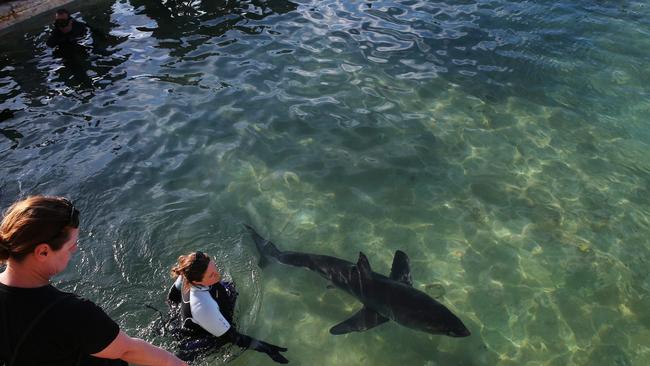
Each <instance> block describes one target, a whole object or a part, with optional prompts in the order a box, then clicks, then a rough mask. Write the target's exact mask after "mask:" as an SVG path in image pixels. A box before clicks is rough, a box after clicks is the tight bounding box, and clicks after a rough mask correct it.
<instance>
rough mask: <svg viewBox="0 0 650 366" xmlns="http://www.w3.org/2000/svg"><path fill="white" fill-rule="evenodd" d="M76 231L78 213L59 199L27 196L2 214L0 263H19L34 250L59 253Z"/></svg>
mask: <svg viewBox="0 0 650 366" xmlns="http://www.w3.org/2000/svg"><path fill="white" fill-rule="evenodd" d="M78 227H79V211H78V210H77V209H76V208H75V207H74V205H72V203H71V202H70V201H68V200H67V199H65V198H63V197H53V196H31V197H27V198H25V199H24V200H22V201H17V202H15V203H14V204H13V205H11V207H9V208H8V209H7V211H5V214H4V217H3V218H2V223H0V261H1V262H5V261H7V259H9V258H12V259H14V260H16V261H21V260H23V259H24V258H25V257H26V256H27V255H28V254H29V253H31V252H33V251H34V249H35V248H36V246H38V245H39V244H42V243H47V244H48V245H49V246H50V248H52V250H59V249H61V247H62V246H63V244H64V243H65V242H66V241H68V239H69V238H70V235H69V229H71V228H78Z"/></svg>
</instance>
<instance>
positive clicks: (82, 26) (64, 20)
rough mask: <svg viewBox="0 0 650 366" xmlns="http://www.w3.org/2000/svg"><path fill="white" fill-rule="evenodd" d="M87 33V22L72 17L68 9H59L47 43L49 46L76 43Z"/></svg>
mask: <svg viewBox="0 0 650 366" xmlns="http://www.w3.org/2000/svg"><path fill="white" fill-rule="evenodd" d="M87 33H88V25H86V23H83V22H80V21H78V20H75V19H74V18H72V17H71V16H70V13H69V12H68V11H67V10H65V9H59V10H57V11H56V14H55V17H54V24H53V26H52V33H51V34H50V37H49V38H48V39H47V41H46V42H45V43H46V44H47V45H48V46H49V47H57V46H71V45H76V44H77V42H78V41H79V40H80V39H81V38H83V37H85V36H86V34H87Z"/></svg>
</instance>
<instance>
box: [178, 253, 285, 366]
mask: <svg viewBox="0 0 650 366" xmlns="http://www.w3.org/2000/svg"><path fill="white" fill-rule="evenodd" d="M172 276H173V277H175V278H176V280H175V282H174V284H173V285H172V286H171V288H170V290H169V294H168V295H167V299H168V301H169V302H170V303H171V304H180V315H181V320H182V327H183V330H184V333H185V334H184V338H185V339H184V341H183V342H182V343H181V353H180V354H179V356H180V357H181V358H182V359H185V360H193V359H194V358H195V357H196V352H193V351H196V350H200V351H207V350H211V349H212V350H213V349H216V348H219V347H221V346H223V345H224V344H226V343H233V344H236V345H237V346H239V347H242V348H252V349H254V350H256V351H258V352H262V353H266V354H267V355H268V356H269V357H271V359H273V361H275V362H278V363H288V362H289V360H287V359H286V358H285V357H284V356H283V355H282V354H280V352H284V351H286V350H287V349H286V348H284V347H278V346H274V345H272V344H269V343H266V342H263V341H260V340H257V339H255V338H252V337H249V336H247V335H245V334H241V333H238V332H237V330H236V329H235V327H234V326H233V325H232V321H233V319H232V317H233V313H234V308H235V300H236V296H237V292H236V291H235V288H234V286H233V284H232V283H228V282H225V281H221V275H220V274H219V271H218V270H217V266H216V264H215V262H214V260H212V259H210V257H208V256H207V255H205V254H204V253H203V252H195V253H191V254H188V255H182V256H180V257H179V258H178V263H177V264H176V266H174V268H172Z"/></svg>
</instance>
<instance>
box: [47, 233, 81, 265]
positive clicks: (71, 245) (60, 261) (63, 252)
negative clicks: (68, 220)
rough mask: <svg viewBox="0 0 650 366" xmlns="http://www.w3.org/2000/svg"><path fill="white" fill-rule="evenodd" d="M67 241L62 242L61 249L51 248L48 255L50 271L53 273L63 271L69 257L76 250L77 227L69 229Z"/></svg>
mask: <svg viewBox="0 0 650 366" xmlns="http://www.w3.org/2000/svg"><path fill="white" fill-rule="evenodd" d="M69 230H70V231H69V238H68V241H66V242H65V243H63V246H61V249H59V250H53V251H51V252H50V253H51V254H48V255H51V257H50V258H49V259H48V262H49V264H50V268H51V272H53V273H54V274H57V273H60V272H63V271H64V270H65V268H66V267H67V266H68V262H70V258H71V257H72V255H73V254H74V252H76V251H77V240H79V229H69Z"/></svg>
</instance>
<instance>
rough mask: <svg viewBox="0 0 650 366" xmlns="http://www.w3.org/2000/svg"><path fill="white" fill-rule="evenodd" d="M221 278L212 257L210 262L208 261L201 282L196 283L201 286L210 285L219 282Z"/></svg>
mask: <svg viewBox="0 0 650 366" xmlns="http://www.w3.org/2000/svg"><path fill="white" fill-rule="evenodd" d="M219 280H221V274H219V271H217V265H216V264H215V263H214V261H213V260H212V259H210V263H208V268H207V269H206V270H205V273H204V274H203V279H202V280H201V282H197V283H196V284H197V285H202V286H212V285H214V284H215V283H217V282H219Z"/></svg>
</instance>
